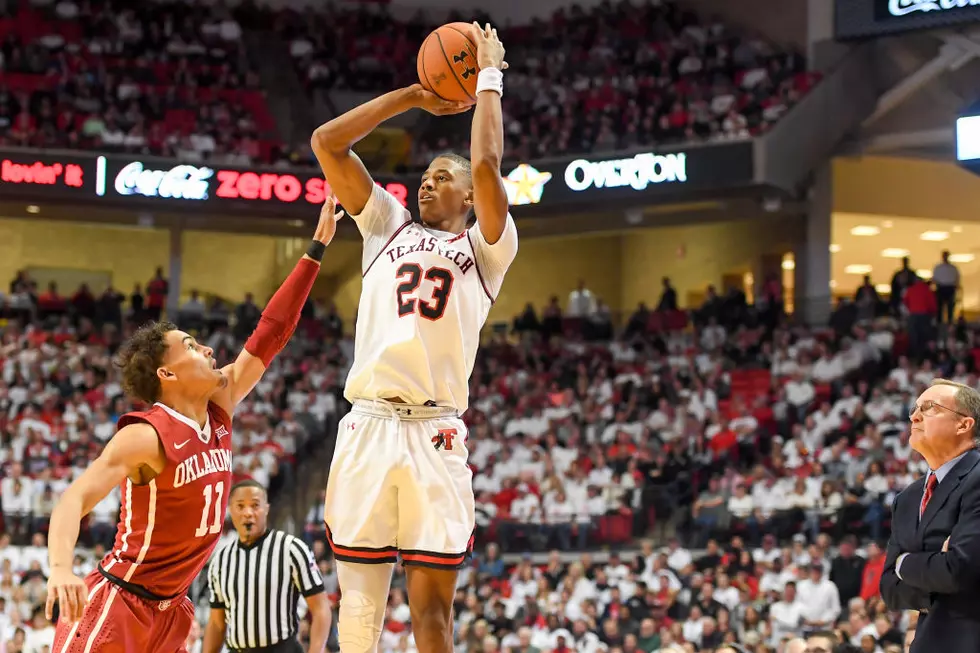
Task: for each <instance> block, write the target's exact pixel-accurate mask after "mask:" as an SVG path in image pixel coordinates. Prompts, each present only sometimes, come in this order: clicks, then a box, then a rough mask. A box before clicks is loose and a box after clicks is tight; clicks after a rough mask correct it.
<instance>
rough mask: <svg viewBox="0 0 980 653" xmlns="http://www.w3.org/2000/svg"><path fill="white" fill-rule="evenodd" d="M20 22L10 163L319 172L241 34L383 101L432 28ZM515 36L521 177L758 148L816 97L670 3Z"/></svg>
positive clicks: (167, 13) (4, 99)
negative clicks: (20, 157)
mask: <svg viewBox="0 0 980 653" xmlns="http://www.w3.org/2000/svg"><path fill="white" fill-rule="evenodd" d="M39 4H42V3H39ZM12 6H19V7H20V8H19V9H18V10H17V11H16V12H15V13H11V14H9V15H6V16H3V15H0V39H2V57H0V58H2V63H0V146H8V147H9V146H13V147H25V146H30V147H41V148H71V149H89V150H93V149H94V150H99V151H110V152H112V151H119V152H129V153H141V154H144V153H148V154H158V155H164V156H173V157H179V158H181V159H183V160H188V161H195V160H202V159H207V160H211V161H216V162H221V163H226V164H240V165H247V164H249V163H280V164H281V163H285V162H286V161H287V160H289V161H292V162H293V163H294V164H301V165H302V164H310V165H312V164H313V159H312V157H310V156H307V155H304V154H302V152H303V151H305V150H306V149H308V148H306V147H305V145H306V144H305V143H297V144H292V145H291V146H286V145H283V144H282V143H281V142H280V140H279V136H278V135H277V130H276V125H275V123H274V120H273V118H272V115H271V114H270V112H269V109H268V107H267V105H266V101H265V97H264V95H263V92H262V91H261V89H260V88H259V79H258V75H257V74H256V72H255V71H254V70H253V69H252V68H251V67H250V66H249V64H248V60H249V59H248V57H249V56H251V57H252V59H253V60H255V58H256V57H260V56H262V53H261V52H258V53H257V52H246V51H245V47H244V45H243V43H242V40H241V35H242V26H241V25H242V24H245V25H248V26H251V27H252V28H256V29H263V28H264V29H274V30H275V31H276V32H277V33H278V34H279V35H281V36H282V37H283V38H285V39H286V40H287V42H288V43H289V47H290V51H291V53H292V54H293V57H294V61H295V64H296V73H297V75H299V77H300V78H301V79H302V80H303V81H304V82H305V84H306V85H307V87H308V88H309V89H310V90H311V91H314V90H327V91H329V90H334V89H337V90H357V91H368V92H372V93H380V92H383V91H387V90H390V89H392V88H394V87H396V86H400V85H408V84H411V83H414V82H415V81H417V80H416V78H415V67H414V66H406V65H404V62H405V61H410V60H413V59H414V56H415V53H416V52H417V51H418V47H419V45H420V44H421V42H422V39H423V38H424V37H425V35H426V34H427V33H428V31H429V30H431V29H432V28H433V27H434V26H435V25H434V24H433V23H432V21H431V19H428V20H427V19H424V18H422V17H419V18H416V19H414V20H411V21H407V22H403V23H399V22H398V21H396V20H395V19H394V18H392V17H390V16H388V15H387V14H385V13H384V10H383V9H379V10H377V11H371V12H369V11H366V10H363V9H359V10H358V9H345V8H338V7H332V6H331V8H327V9H323V10H322V11H319V12H314V11H311V10H304V11H303V12H297V11H294V10H291V9H269V8H263V7H261V6H259V7H256V6H254V5H249V6H248V7H247V8H245V7H239V8H237V9H235V10H234V14H233V13H229V11H228V10H224V9H218V8H215V7H212V6H210V5H208V4H193V5H191V4H187V3H185V2H182V1H179V0H175V1H173V2H167V3H157V2H154V3H142V4H138V5H134V7H133V8H130V9H128V10H127V11H124V12H121V13H113V12H112V11H111V9H110V7H111V6H113V5H110V4H109V3H107V2H104V1H102V0H96V1H94V2H90V3H84V4H83V5H76V4H75V3H74V2H71V1H67V0H66V1H65V2H59V3H57V4H55V5H53V6H50V5H49V6H48V8H44V9H41V8H36V7H32V6H31V5H30V4H28V3H14V4H13V5H12ZM472 18H473V17H468V18H467V19H468V20H469V19H472ZM480 18H484V19H485V18H486V17H480ZM393 23H395V24H396V26H395V27H393V26H392V24H393ZM143 26H146V27H145V28H144V27H143ZM164 28H167V30H166V31H165V30H164ZM363 34H370V35H371V36H370V38H361V36H360V35H363ZM501 37H502V39H503V40H504V42H505V44H506V45H507V47H508V54H509V59H510V64H511V68H510V70H509V71H508V75H507V79H508V81H507V93H506V95H505V97H504V110H505V113H506V125H505V127H506V130H505V131H506V135H507V136H506V138H507V156H508V158H514V159H520V160H528V159H531V158H536V157H551V156H561V155H564V154H572V153H578V152H591V151H613V150H616V149H622V148H630V147H640V146H650V145H659V144H669V143H677V142H687V141H692V140H726V139H738V138H745V137H748V136H750V135H754V134H759V133H761V132H764V131H766V130H767V129H768V128H769V127H770V126H771V125H772V124H773V123H774V122H775V121H776V120H778V119H779V117H780V116H781V115H783V113H785V112H786V111H787V110H788V109H790V108H791V107H792V106H793V105H794V104H795V103H796V102H797V101H799V99H800V98H801V97H802V96H803V94H805V93H806V92H807V90H808V89H809V88H810V87H811V86H812V85H813V84H814V83H816V81H817V80H818V75H816V74H813V73H809V72H807V71H806V70H805V65H804V62H803V60H802V58H801V57H800V56H799V55H796V54H793V53H787V52H782V51H779V50H777V49H775V48H773V47H772V46H770V45H768V44H765V43H763V42H761V41H758V40H752V39H748V38H742V37H740V36H739V35H737V34H732V33H730V32H729V31H728V30H726V29H725V28H724V27H722V26H720V25H715V24H704V23H701V22H699V21H698V19H697V17H696V16H694V15H692V14H689V13H687V12H682V11H681V10H680V9H678V8H677V7H676V6H675V5H674V4H673V3H672V2H663V3H656V4H654V3H650V4H647V5H643V7H642V8H640V9H635V8H634V9H627V8H625V5H623V4H618V3H617V4H615V5H612V4H609V3H605V4H601V5H598V6H597V7H596V8H594V9H590V10H589V11H585V10H582V9H575V8H573V9H571V10H569V11H559V12H557V13H555V14H554V16H552V17H551V18H550V19H549V20H547V21H540V22H536V23H533V24H530V25H522V26H513V27H507V28H504V29H502V34H501ZM556 43H561V44H563V46H565V47H564V48H562V49H556V48H555V47H554V46H555V44H556ZM458 118H459V119H455V120H454V119H444V120H440V121H436V122H433V123H432V127H431V129H430V130H429V131H427V132H426V133H424V134H421V135H420V136H419V137H417V139H416V142H415V144H414V149H413V154H412V160H411V165H412V166H416V167H418V166H424V165H426V164H427V163H428V161H429V159H430V158H431V156H432V154H433V153H434V152H435V151H440V150H445V149H460V150H466V149H468V138H469V129H468V125H469V122H468V119H465V118H468V116H466V115H464V116H462V117H458Z"/></svg>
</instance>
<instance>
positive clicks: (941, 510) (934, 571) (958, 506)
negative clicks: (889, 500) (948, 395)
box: [881, 450, 980, 653]
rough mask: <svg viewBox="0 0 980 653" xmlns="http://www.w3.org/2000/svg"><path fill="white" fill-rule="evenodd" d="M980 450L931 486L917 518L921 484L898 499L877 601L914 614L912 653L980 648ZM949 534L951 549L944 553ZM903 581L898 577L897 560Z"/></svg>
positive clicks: (963, 651)
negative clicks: (917, 615) (900, 556)
mask: <svg viewBox="0 0 980 653" xmlns="http://www.w3.org/2000/svg"><path fill="white" fill-rule="evenodd" d="M977 463H980V453H978V452H977V451H975V450H974V451H969V452H967V454H966V455H965V456H963V458H962V459H961V460H960V461H959V462H958V463H957V464H956V466H955V467H953V469H951V470H950V471H949V473H948V474H947V475H946V477H945V478H944V479H943V481H942V483H940V484H939V486H938V487H937V488H936V491H935V492H934V493H933V495H932V499H931V500H930V501H929V505H928V506H927V507H926V512H925V514H924V515H923V516H922V519H921V520H920V519H919V504H920V502H921V501H922V490H923V485H924V483H925V481H924V479H919V480H918V481H916V482H915V483H913V484H912V485H910V486H909V487H907V488H906V489H905V490H903V491H902V492H901V494H899V495H898V497H897V498H896V499H895V506H894V510H893V512H892V536H891V539H889V540H888V550H887V552H886V555H885V570H884V572H883V573H882V575H881V596H882V598H883V599H884V600H885V603H886V604H887V605H888V608H889V609H891V610H918V611H919V612H920V613H921V614H920V615H919V623H918V626H917V627H916V631H915V642H914V643H913V644H912V649H911V653H935V652H937V651H941V652H942V653H967V652H969V653H976V652H977V651H980V465H978V464H977ZM947 537H949V538H950V539H949V550H948V551H947V552H946V553H943V552H942V548H943V542H944V541H945V540H946V538H947ZM902 553H908V554H909V555H907V556H906V557H905V559H904V560H903V561H902V578H901V580H900V579H899V578H898V575H897V574H896V573H895V562H896V560H897V559H898V557H899V555H901V554H902Z"/></svg>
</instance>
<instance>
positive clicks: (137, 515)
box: [101, 403, 232, 598]
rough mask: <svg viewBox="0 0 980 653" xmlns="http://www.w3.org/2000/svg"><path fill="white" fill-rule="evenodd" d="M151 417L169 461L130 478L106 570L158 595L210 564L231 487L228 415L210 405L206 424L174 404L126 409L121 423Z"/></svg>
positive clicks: (182, 585)
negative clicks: (147, 475) (143, 479)
mask: <svg viewBox="0 0 980 653" xmlns="http://www.w3.org/2000/svg"><path fill="white" fill-rule="evenodd" d="M138 422H146V423H148V424H150V425H151V426H153V428H154V429H156V432H157V436H158V437H159V438H160V442H162V443H163V448H164V449H165V451H166V455H167V465H166V467H164V468H163V471H162V472H160V473H159V474H158V475H157V476H156V477H155V478H154V479H153V480H152V481H150V482H149V483H147V484H145V485H137V484H135V483H133V482H132V481H131V480H129V479H128V478H127V479H126V480H125V481H124V482H123V484H122V485H121V486H120V490H121V491H122V496H121V507H120V511H119V525H118V526H117V528H116V542H115V544H114V545H113V547H112V550H111V551H110V552H109V553H107V554H106V556H105V558H103V559H102V562H101V566H102V569H104V570H105V571H106V572H108V573H110V574H112V575H113V576H115V577H117V578H120V579H122V580H123V581H126V582H128V583H133V584H135V585H139V586H140V587H142V588H143V589H145V590H147V591H149V592H151V593H152V594H155V595H157V596H159V597H161V598H172V597H176V596H179V595H182V594H184V593H186V592H187V588H188V587H190V584H191V583H192V582H193V581H194V579H195V578H196V577H197V575H198V573H200V571H201V569H202V568H203V567H204V565H205V564H207V561H208V558H210V556H211V551H212V550H213V549H214V547H215V545H216V544H217V543H218V538H219V537H221V530H222V527H223V526H224V523H225V511H226V508H227V505H228V493H229V491H230V490H231V470H232V467H231V417H230V416H229V415H228V414H227V413H226V412H225V411H224V410H222V409H221V408H220V407H218V406H217V405H215V404H213V403H209V404H208V422H207V424H205V426H204V428H203V429H201V428H199V427H198V425H197V423H196V422H195V421H194V420H192V419H190V418H189V417H186V416H184V415H181V414H180V413H178V412H177V411H175V410H173V409H172V408H170V407H169V406H164V405H163V404H161V403H156V404H154V405H153V407H152V408H151V409H150V410H147V411H144V412H138V413H127V414H126V415H123V416H122V417H121V418H119V422H118V426H119V428H122V427H124V426H127V425H129V424H135V423H138Z"/></svg>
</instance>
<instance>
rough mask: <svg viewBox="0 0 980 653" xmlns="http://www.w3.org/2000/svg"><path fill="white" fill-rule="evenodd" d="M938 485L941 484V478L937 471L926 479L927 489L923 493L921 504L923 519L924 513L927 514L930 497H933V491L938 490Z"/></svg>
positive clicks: (920, 517) (920, 513)
mask: <svg viewBox="0 0 980 653" xmlns="http://www.w3.org/2000/svg"><path fill="white" fill-rule="evenodd" d="M937 485H939V479H938V478H937V477H936V474H935V473H930V474H929V478H928V479H926V491H925V492H923V493H922V504H921V505H920V506H919V519H922V515H924V514H925V512H926V506H928V505H929V499H931V498H932V493H933V492H934V491H935V490H936V486H937Z"/></svg>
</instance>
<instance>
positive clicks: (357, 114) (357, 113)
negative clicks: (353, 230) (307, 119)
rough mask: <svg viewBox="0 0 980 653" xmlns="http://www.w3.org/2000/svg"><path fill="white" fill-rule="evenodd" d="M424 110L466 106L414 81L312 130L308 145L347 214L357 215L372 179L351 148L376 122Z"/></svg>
mask: <svg viewBox="0 0 980 653" xmlns="http://www.w3.org/2000/svg"><path fill="white" fill-rule="evenodd" d="M415 108H419V109H425V110H426V111H428V112H429V113H432V114H434V115H437V116H444V115H450V114H453V113H461V112H463V111H466V110H467V109H468V108H469V107H468V106H467V105H465V104H461V103H457V102H446V101H445V100H440V99H439V98H438V97H436V96H435V95H433V94H432V93H429V92H427V91H425V90H423V89H422V86H421V85H419V84H415V85H413V86H409V87H407V88H400V89H397V90H394V91H391V92H390V93H385V94H384V95H382V96H380V97H377V98H374V99H373V100H371V101H370V102H365V103H364V104H362V105H360V106H358V107H354V108H353V109H351V110H350V111H348V112H347V113H345V114H343V115H340V116H337V117H336V118H334V119H333V120H331V121H330V122H327V123H324V124H322V125H320V126H319V127H317V128H316V131H314V132H313V138H312V139H311V140H310V146H311V147H312V148H313V153H314V154H315V155H316V160H317V161H318V162H319V163H320V168H321V169H322V170H323V176H324V177H326V178H327V182H328V183H329V184H330V188H331V189H332V190H333V193H334V194H335V195H336V196H337V198H338V199H339V200H340V204H341V206H343V207H344V208H345V209H347V211H349V212H350V214H351V215H360V214H361V212H362V211H364V207H365V205H366V204H367V201H368V200H369V199H370V198H371V193H372V191H373V190H374V180H372V179H371V175H370V174H369V173H368V171H367V168H365V167H364V163H362V162H361V159H360V157H358V156H357V154H355V153H354V152H353V150H352V149H351V148H353V147H354V144H355V143H357V142H358V141H359V140H361V139H362V138H364V137H365V136H367V135H368V134H370V133H371V132H372V131H374V130H375V129H376V128H377V127H378V125H380V124H381V123H383V122H384V121H386V120H388V119H389V118H394V117H395V116H397V115H399V114H402V113H405V112H406V111H408V110H409V109H415Z"/></svg>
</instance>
